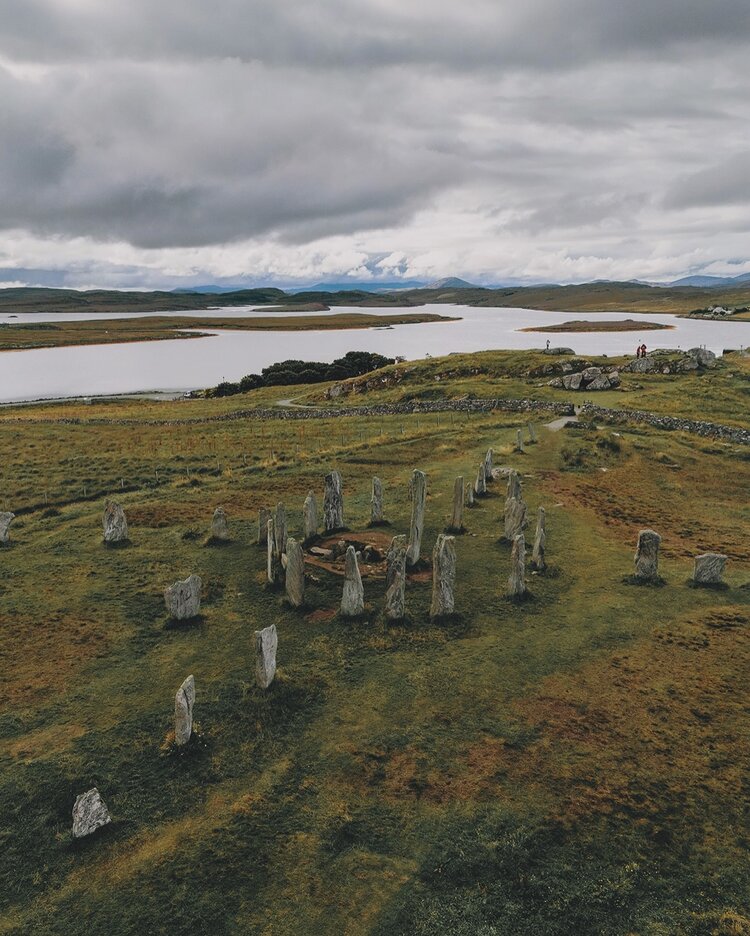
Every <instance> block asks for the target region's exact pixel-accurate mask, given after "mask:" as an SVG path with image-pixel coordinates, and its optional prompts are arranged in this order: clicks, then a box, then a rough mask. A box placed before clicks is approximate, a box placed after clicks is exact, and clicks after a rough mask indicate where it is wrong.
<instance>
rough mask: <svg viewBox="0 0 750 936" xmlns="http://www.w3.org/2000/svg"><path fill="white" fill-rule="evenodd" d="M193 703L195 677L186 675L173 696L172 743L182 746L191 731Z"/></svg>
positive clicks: (186, 741)
mask: <svg viewBox="0 0 750 936" xmlns="http://www.w3.org/2000/svg"><path fill="white" fill-rule="evenodd" d="M194 704H195V679H194V678H193V677H192V676H188V677H187V679H186V680H185V681H184V682H183V684H182V685H181V686H180V688H179V689H178V690H177V694H176V695H175V697H174V743H175V744H176V745H177V747H182V746H183V745H184V744H187V743H188V741H189V740H190V736H191V735H192V733H193V705H194Z"/></svg>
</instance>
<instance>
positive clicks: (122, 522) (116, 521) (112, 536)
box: [102, 500, 128, 545]
mask: <svg viewBox="0 0 750 936" xmlns="http://www.w3.org/2000/svg"><path fill="white" fill-rule="evenodd" d="M102 525H103V527H104V542H105V543H106V544H107V545H113V544H115V543H126V542H127V539H128V521H127V520H126V518H125V511H124V510H123V509H122V507H120V505H119V504H118V503H117V502H116V501H110V500H108V501H107V503H106V504H105V505H104V517H103V518H102Z"/></svg>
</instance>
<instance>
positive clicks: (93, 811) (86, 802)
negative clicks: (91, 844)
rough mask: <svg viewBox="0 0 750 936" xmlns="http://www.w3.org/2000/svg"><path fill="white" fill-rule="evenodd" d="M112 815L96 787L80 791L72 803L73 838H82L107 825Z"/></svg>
mask: <svg viewBox="0 0 750 936" xmlns="http://www.w3.org/2000/svg"><path fill="white" fill-rule="evenodd" d="M111 821H112V817H111V816H110V814H109V810H108V809H107V806H106V804H105V802H104V800H103V799H102V798H101V796H100V795H99V791H98V790H97V788H96V787H93V788H92V789H91V790H87V791H86V792H85V793H81V794H80V796H78V797H76V801H75V804H74V805H73V838H76V839H79V838H84V837H85V836H87V835H91V833H92V832H96V830H97V829H101V827H102V826H105V825H109V823H110V822H111Z"/></svg>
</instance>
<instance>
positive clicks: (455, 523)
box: [448, 477, 464, 533]
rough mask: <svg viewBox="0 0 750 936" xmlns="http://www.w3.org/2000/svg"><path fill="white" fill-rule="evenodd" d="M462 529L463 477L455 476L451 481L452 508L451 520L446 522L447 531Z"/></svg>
mask: <svg viewBox="0 0 750 936" xmlns="http://www.w3.org/2000/svg"><path fill="white" fill-rule="evenodd" d="M463 530H464V479H463V478H462V477H461V478H456V480H455V481H454V482H453V509H452V511H451V522H450V523H449V524H448V532H449V533H463Z"/></svg>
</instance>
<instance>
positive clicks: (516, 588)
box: [508, 533, 526, 598]
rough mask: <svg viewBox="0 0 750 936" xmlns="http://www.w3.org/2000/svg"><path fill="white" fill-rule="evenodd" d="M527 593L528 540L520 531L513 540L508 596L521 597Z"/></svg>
mask: <svg viewBox="0 0 750 936" xmlns="http://www.w3.org/2000/svg"><path fill="white" fill-rule="evenodd" d="M525 594H526V540H525V538H524V535H523V533H519V534H518V535H517V536H516V537H515V538H514V540H513V549H512V550H511V554H510V576H509V577H508V597H509V598H521V597H523V595H525Z"/></svg>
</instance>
